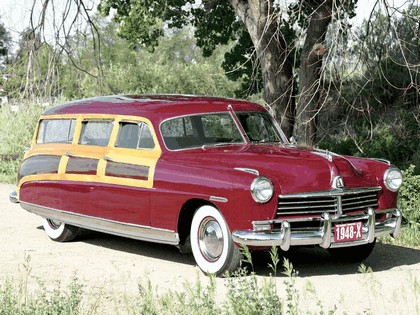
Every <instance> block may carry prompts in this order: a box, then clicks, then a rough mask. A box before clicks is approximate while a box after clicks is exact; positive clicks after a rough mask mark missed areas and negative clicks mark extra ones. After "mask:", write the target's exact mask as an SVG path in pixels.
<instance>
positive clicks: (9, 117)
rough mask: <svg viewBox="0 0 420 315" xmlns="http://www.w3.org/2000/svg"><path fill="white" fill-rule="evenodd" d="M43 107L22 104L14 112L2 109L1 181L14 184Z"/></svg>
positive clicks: (0, 112)
mask: <svg viewBox="0 0 420 315" xmlns="http://www.w3.org/2000/svg"><path fill="white" fill-rule="evenodd" d="M43 110H44V108H43V107H42V106H38V105H29V104H22V105H20V106H19V110H18V111H17V112H14V111H12V110H11V107H10V106H2V107H0V181H3V182H14V181H15V180H16V174H17V171H18V167H19V164H20V161H21V159H22V157H23V154H24V151H25V148H27V147H29V145H30V143H31V140H32V136H33V133H34V130H35V126H36V122H37V121H38V119H39V116H40V114H41V112H42V111H43Z"/></svg>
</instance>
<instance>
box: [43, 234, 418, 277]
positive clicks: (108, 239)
mask: <svg viewBox="0 0 420 315" xmlns="http://www.w3.org/2000/svg"><path fill="white" fill-rule="evenodd" d="M38 229H43V228H42V227H41V226H40V227H38ZM78 241H81V242H85V243H88V244H91V245H95V246H101V247H105V248H109V249H110V250H116V251H123V252H126V253H130V254H135V255H139V256H146V257H152V258H157V259H163V260H167V261H171V262H176V263H182V264H187V265H191V266H194V265H195V261H194V257H193V256H192V254H181V253H180V252H179V250H178V249H177V248H176V247H175V246H172V245H166V244H158V243H151V242H144V241H139V240H133V239H128V238H123V237H118V236H113V235H109V234H104V233H99V232H93V231H84V232H83V233H82V235H81V236H80V237H79V238H78ZM279 254H280V255H281V256H280V262H279V264H278V267H277V273H278V275H277V276H279V277H281V276H283V275H282V274H281V271H282V270H283V267H282V264H283V257H285V258H287V259H288V260H289V261H290V262H291V263H292V264H293V266H294V269H295V270H297V271H298V272H299V276H300V277H311V276H319V275H331V274H338V275H343V274H354V273H357V272H358V268H359V266H360V264H361V263H363V264H364V265H366V266H367V267H370V268H372V270H373V271H385V270H390V269H392V268H396V267H399V266H404V265H414V264H418V263H420V250H418V249H414V248H407V247H401V246H395V245H389V244H380V243H376V246H375V248H374V250H373V252H372V254H371V255H370V256H369V257H368V258H367V259H366V260H365V261H363V262H361V263H342V262H336V261H333V260H332V258H331V257H330V255H329V254H328V251H326V250H324V249H322V248H320V247H311V248H306V247H301V248H293V247H292V248H291V250H289V251H288V252H283V253H282V252H279ZM139 259H140V258H139ZM252 259H253V265H254V271H255V273H256V274H257V275H261V276H268V275H270V273H272V270H271V268H269V267H268V264H270V263H272V262H271V259H270V255H269V253H268V252H253V254H252ZM248 269H249V268H248Z"/></svg>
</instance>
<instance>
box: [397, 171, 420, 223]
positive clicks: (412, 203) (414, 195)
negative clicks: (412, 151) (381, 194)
mask: <svg viewBox="0 0 420 315" xmlns="http://www.w3.org/2000/svg"><path fill="white" fill-rule="evenodd" d="M414 174H415V166H414V165H410V167H409V168H408V169H406V170H405V171H403V178H404V182H403V185H402V187H401V189H400V192H399V198H398V206H399V208H400V209H402V211H403V212H404V215H405V216H406V217H407V219H408V221H409V225H410V228H412V229H416V230H420V198H419V196H420V175H414Z"/></svg>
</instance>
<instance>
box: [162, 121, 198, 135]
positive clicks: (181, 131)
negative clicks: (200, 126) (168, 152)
mask: <svg viewBox="0 0 420 315" xmlns="http://www.w3.org/2000/svg"><path fill="white" fill-rule="evenodd" d="M161 131H162V136H163V137H185V136H193V135H194V130H193V127H192V122H191V117H179V118H175V119H171V120H168V121H165V122H164V123H163V124H162V127H161Z"/></svg>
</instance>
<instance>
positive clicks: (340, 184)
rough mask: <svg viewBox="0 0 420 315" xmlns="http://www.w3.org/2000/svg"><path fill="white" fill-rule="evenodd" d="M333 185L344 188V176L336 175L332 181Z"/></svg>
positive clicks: (336, 187) (334, 187)
mask: <svg viewBox="0 0 420 315" xmlns="http://www.w3.org/2000/svg"><path fill="white" fill-rule="evenodd" d="M331 187H332V188H333V189H341V188H344V180H343V177H341V176H336V177H334V179H333V181H332V185H331Z"/></svg>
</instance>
